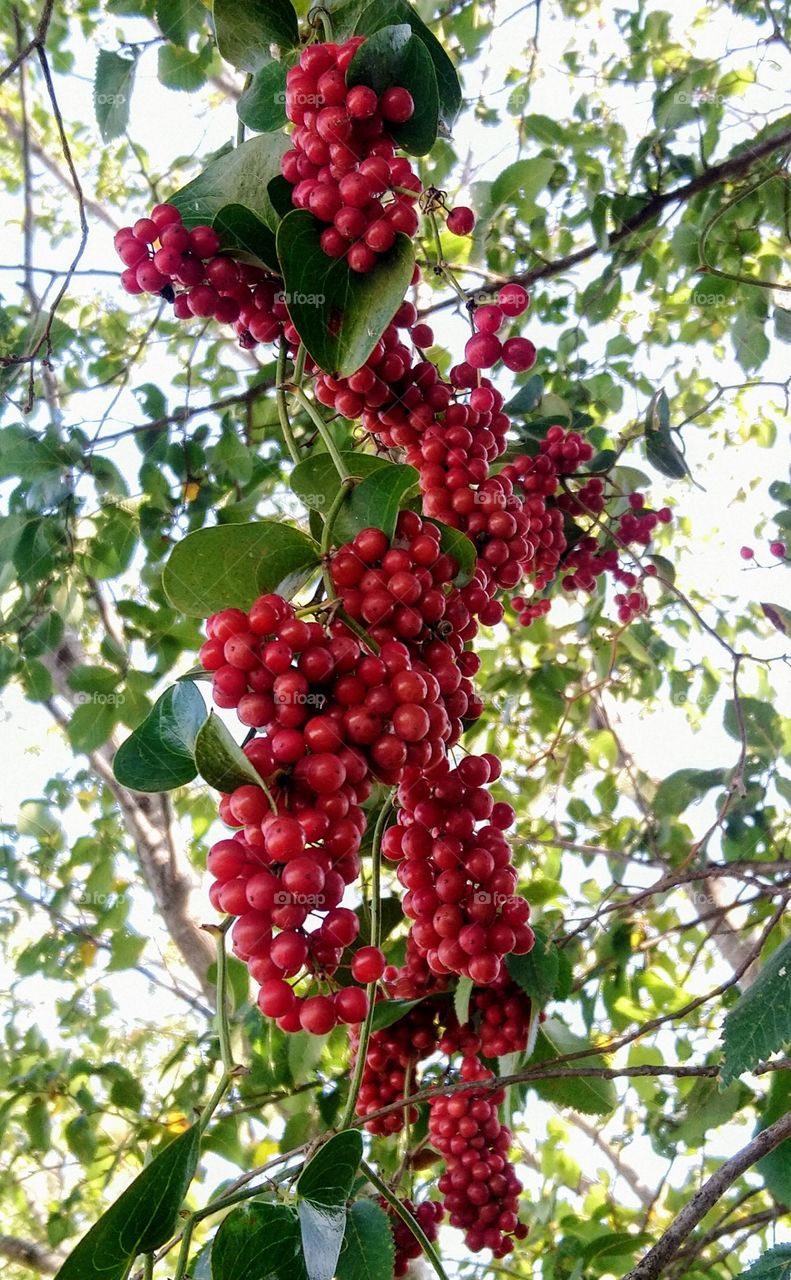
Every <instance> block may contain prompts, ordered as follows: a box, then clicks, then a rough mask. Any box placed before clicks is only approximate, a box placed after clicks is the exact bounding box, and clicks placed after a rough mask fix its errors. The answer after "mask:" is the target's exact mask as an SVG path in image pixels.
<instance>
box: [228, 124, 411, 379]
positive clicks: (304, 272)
mask: <svg viewBox="0 0 791 1280" xmlns="http://www.w3.org/2000/svg"><path fill="white" fill-rule="evenodd" d="M265 136H268V135H265ZM254 141H257V139H254ZM246 145H249V144H246ZM321 230H322V226H321V223H319V222H318V221H317V220H316V219H315V218H314V217H313V215H312V214H311V213H308V211H307V210H305V209H294V210H292V212H291V213H289V214H287V215H286V217H285V218H283V221H282V222H281V223H280V226H279V227H278V231H277V253H278V258H279V259H280V265H281V267H282V270H283V277H284V280H285V292H286V294H287V301H288V308H289V314H290V316H291V320H292V322H293V324H294V327H295V328H296V330H297V332H298V333H299V336H300V337H301V339H302V341H303V342H304V344H305V346H306V348H307V350H308V352H309V354H310V355H311V356H312V357H313V359H314V360H315V361H316V364H317V365H318V366H319V368H320V369H323V370H324V372H325V373H336V374H338V375H340V376H342V377H348V376H349V375H350V374H352V373H354V372H355V371H356V370H357V369H359V368H360V367H361V365H363V364H365V361H366V360H367V359H368V357H369V355H370V354H371V352H372V351H373V349H374V347H375V346H376V344H377V342H378V341H379V339H380V338H381V336H382V334H383V333H384V331H385V329H386V328H387V326H388V324H389V323H390V321H391V320H392V318H393V315H394V314H395V312H396V310H397V308H398V306H399V303H400V302H401V299H402V298H403V296H404V292H405V290H406V288H407V285H408V284H409V281H410V280H411V278H412V270H413V267H414V249H413V246H412V242H411V241H410V240H409V239H408V238H407V237H406V236H404V235H400V234H399V235H398V236H397V237H396V242H395V244H394V245H393V248H392V249H391V250H390V251H389V253H385V254H381V255H380V258H379V261H378V262H377V264H376V266H375V267H374V268H373V270H371V271H368V272H366V273H365V274H364V275H360V274H358V273H356V272H354V271H352V270H351V269H350V268H349V266H348V265H347V263H346V260H345V259H343V258H340V259H339V258H329V257H328V256H327V254H326V253H325V252H324V250H323V249H322V247H321V245H320V243H319V239H320V236H321Z"/></svg>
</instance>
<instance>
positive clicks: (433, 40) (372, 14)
mask: <svg viewBox="0 0 791 1280" xmlns="http://www.w3.org/2000/svg"><path fill="white" fill-rule="evenodd" d="M404 22H406V23H408V24H409V26H410V27H411V28H412V31H413V32H414V34H415V35H416V36H417V37H418V38H419V39H420V40H422V41H423V44H424V45H425V46H426V49H427V50H428V53H429V56H430V58H431V61H432V62H433V63H434V72H435V74H436V77H437V88H438V91H439V106H440V118H441V120H442V122H443V124H444V125H445V128H446V129H447V130H450V129H452V128H453V125H454V122H455V120H456V117H457V116H458V114H459V111H460V110H461V102H462V98H461V85H460V84H459V77H458V75H457V74H456V68H455V67H454V65H453V63H452V62H451V60H450V58H449V57H448V55H447V53H446V52H445V50H444V49H443V47H442V45H441V44H440V42H439V40H438V39H437V37H436V36H435V35H434V34H433V32H431V31H429V29H428V27H427V26H426V24H425V23H424V22H423V21H422V19H421V18H420V17H418V15H417V13H416V12H415V10H414V9H413V8H412V6H411V5H410V4H407V3H406V0H372V2H371V3H370V4H367V5H366V6H365V8H364V9H363V12H362V14H361V15H360V18H359V20H358V22H357V26H356V27H355V34H356V35H358V36H372V35H373V34H374V32H376V31H379V29H380V28H381V27H387V26H398V25H399V24H400V23H404Z"/></svg>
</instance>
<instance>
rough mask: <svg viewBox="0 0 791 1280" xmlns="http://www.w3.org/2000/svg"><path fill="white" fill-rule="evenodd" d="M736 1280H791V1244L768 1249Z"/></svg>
mask: <svg viewBox="0 0 791 1280" xmlns="http://www.w3.org/2000/svg"><path fill="white" fill-rule="evenodd" d="M736 1280H791V1244H778V1245H776V1246H775V1248H774V1249H768V1250H767V1251H766V1253H764V1254H762V1255H761V1257H760V1258H759V1259H758V1261H757V1262H754V1263H753V1265H752V1266H751V1267H748V1268H747V1270H746V1271H741V1272H740V1273H739V1275H738V1276H737V1277H736Z"/></svg>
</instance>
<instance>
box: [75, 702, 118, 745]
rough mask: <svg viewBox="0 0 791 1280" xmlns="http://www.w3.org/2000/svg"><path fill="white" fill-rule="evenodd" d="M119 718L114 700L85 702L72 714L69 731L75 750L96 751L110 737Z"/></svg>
mask: <svg viewBox="0 0 791 1280" xmlns="http://www.w3.org/2000/svg"><path fill="white" fill-rule="evenodd" d="M117 720H118V711H117V706H116V704H115V703H112V702H104V703H102V702H99V703H97V702H94V701H91V702H84V703H83V704H82V706H80V707H77V708H76V709H75V710H74V711H73V712H72V714H71V720H70V721H69V727H68V729H67V733H68V735H69V742H70V743H71V745H72V746H73V747H74V750H75V751H86V752H87V751H95V750H96V748H97V747H101V746H102V745H103V744H104V743H105V742H106V741H107V739H108V738H109V736H110V734H111V733H112V731H113V729H114V728H115V725H116V722H117Z"/></svg>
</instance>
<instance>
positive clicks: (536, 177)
mask: <svg viewBox="0 0 791 1280" xmlns="http://www.w3.org/2000/svg"><path fill="white" fill-rule="evenodd" d="M554 172H555V161H554V160H553V159H552V158H551V157H550V156H535V157H534V158H533V159H532V160H515V161H514V163H513V164H509V165H508V166H507V167H506V168H505V169H503V170H502V172H501V173H500V174H498V176H497V177H496V178H495V180H494V182H493V183H492V203H493V205H494V206H495V208H499V207H500V206H501V205H512V204H513V203H514V201H515V199H516V197H517V196H518V197H519V198H520V205H521V207H522V209H523V211H525V212H528V211H529V210H531V209H532V208H534V206H535V198H536V196H537V195H538V193H539V192H540V191H543V190H544V187H545V186H546V185H547V183H548V182H549V179H550V178H551V177H552V174H553V173H554Z"/></svg>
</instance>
